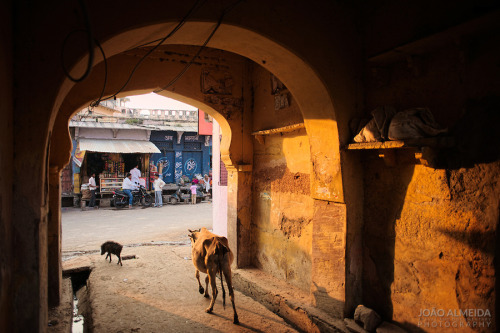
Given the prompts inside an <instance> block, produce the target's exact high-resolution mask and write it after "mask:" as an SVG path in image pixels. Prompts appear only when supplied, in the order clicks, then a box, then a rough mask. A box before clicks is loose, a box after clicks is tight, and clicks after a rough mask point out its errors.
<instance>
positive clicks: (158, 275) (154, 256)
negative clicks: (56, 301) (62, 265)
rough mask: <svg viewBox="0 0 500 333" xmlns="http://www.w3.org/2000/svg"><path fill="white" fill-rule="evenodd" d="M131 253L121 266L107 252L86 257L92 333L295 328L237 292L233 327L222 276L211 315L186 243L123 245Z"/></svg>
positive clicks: (229, 304) (291, 330) (254, 330)
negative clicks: (108, 258) (89, 268)
mask: <svg viewBox="0 0 500 333" xmlns="http://www.w3.org/2000/svg"><path fill="white" fill-rule="evenodd" d="M131 254H135V255H136V256H137V259H131V260H126V261H123V266H118V265H117V264H116V263H117V258H116V257H115V256H113V259H112V260H113V261H112V262H111V263H109V262H107V261H106V260H105V259H104V257H105V256H100V255H97V254H95V255H90V256H88V258H89V259H90V261H91V262H92V264H93V269H92V273H91V274H90V277H89V279H88V281H87V287H83V292H85V291H87V296H88V300H89V305H90V309H91V318H88V315H87V318H85V320H86V322H87V324H91V325H90V326H91V327H90V331H91V332H116V333H125V332H296V330H294V329H293V328H292V327H290V326H289V325H288V324H286V323H285V322H284V320H283V319H282V318H280V317H278V316H277V315H275V314H274V313H272V312H271V311H269V310H268V309H266V308H265V307H264V306H263V305H261V304H259V303H258V302H256V301H254V300H252V299H251V298H249V297H247V296H244V295H243V294H241V293H240V292H238V291H236V292H235V303H236V309H237V312H238V316H239V320H240V325H234V324H233V310H232V306H231V301H230V299H229V295H228V294H227V287H225V288H226V307H225V309H224V307H223V304H222V291H221V289H220V280H218V281H217V287H218V290H219V295H218V297H217V300H216V303H215V306H214V311H213V314H207V313H205V308H207V307H208V305H209V302H210V299H207V298H204V297H203V296H202V295H200V294H199V293H198V284H197V282H196V279H195V276H194V273H195V271H194V267H193V264H192V262H191V246H190V245H189V244H188V243H187V241H186V244H185V245H177V246H175V245H162V246H141V247H125V248H124V249H123V252H122V255H124V256H126V255H131ZM201 275H202V278H204V274H201ZM202 284H204V282H203V280H202ZM210 294H211V292H210ZM79 295H84V293H83V294H82V292H80V293H79Z"/></svg>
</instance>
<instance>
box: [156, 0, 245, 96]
mask: <svg viewBox="0 0 500 333" xmlns="http://www.w3.org/2000/svg"><path fill="white" fill-rule="evenodd" d="M240 2H243V0H238V1H236V2H234V3H233V4H232V5H230V6H228V7H226V8H225V9H224V10H223V11H222V14H221V16H220V17H219V20H218V21H217V24H216V25H215V27H214V29H213V30H212V32H211V33H210V35H209V36H208V37H207V39H206V40H205V42H204V43H203V45H202V46H201V47H200V48H199V49H198V51H197V52H196V54H195V55H194V56H193V57H192V58H191V60H190V61H189V62H188V63H187V64H186V66H185V67H184V68H183V69H182V70H181V71H180V72H179V74H177V75H176V76H175V77H174V78H173V79H172V80H171V81H170V82H169V83H168V84H166V85H165V86H163V87H162V88H160V89H156V90H153V92H154V93H155V94H157V93H159V92H161V91H164V90H166V89H168V88H170V87H171V86H173V85H174V84H175V83H176V82H177V81H178V80H179V79H180V78H181V77H182V76H183V75H184V74H185V73H186V72H187V70H188V69H189V67H191V65H192V64H193V63H194V62H195V61H196V58H198V57H199V56H200V54H201V52H202V51H203V50H204V49H205V48H206V46H207V44H208V42H210V40H211V39H212V37H213V36H214V34H215V32H216V31H217V29H219V27H220V25H221V24H222V20H223V19H224V16H225V15H226V14H227V13H229V12H230V11H231V10H233V9H234V7H236V5H238V4H239V3H240Z"/></svg>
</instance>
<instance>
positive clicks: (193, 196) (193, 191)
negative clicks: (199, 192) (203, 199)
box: [189, 183, 197, 205]
mask: <svg viewBox="0 0 500 333" xmlns="http://www.w3.org/2000/svg"><path fill="white" fill-rule="evenodd" d="M196 187H197V186H196V184H194V183H192V184H191V187H190V188H189V189H190V190H191V204H192V205H196Z"/></svg>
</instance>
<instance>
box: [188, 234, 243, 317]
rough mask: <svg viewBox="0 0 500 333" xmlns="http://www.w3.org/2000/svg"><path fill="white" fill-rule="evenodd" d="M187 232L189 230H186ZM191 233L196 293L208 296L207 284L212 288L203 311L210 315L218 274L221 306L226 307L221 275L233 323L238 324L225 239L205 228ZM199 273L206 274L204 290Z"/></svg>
mask: <svg viewBox="0 0 500 333" xmlns="http://www.w3.org/2000/svg"><path fill="white" fill-rule="evenodd" d="M188 230H189V229H188ZM189 232H190V233H191V234H190V235H189V238H190V239H191V257H192V260H193V264H194V267H195V269H196V273H195V276H196V279H197V280H198V291H199V292H200V294H203V292H205V294H204V296H205V297H207V298H208V297H209V295H208V283H209V282H210V286H211V287H212V301H211V302H210V305H209V307H208V308H207V309H206V310H205V312H207V313H212V310H213V308H214V303H215V299H216V298H217V293H218V291H217V286H216V282H217V281H216V280H215V274H216V273H217V272H218V273H219V275H220V279H221V287H222V304H223V305H224V308H225V307H226V291H225V290H224V284H223V280H224V279H223V275H224V277H225V278H226V284H227V289H228V291H229V297H230V298H231V303H232V304H233V313H234V318H233V323H234V324H239V320H238V314H237V313H236V307H235V305H234V291H233V284H232V280H231V263H232V262H233V259H234V257H233V253H232V252H231V250H230V249H229V245H228V242H227V238H226V237H219V236H217V235H215V234H213V233H211V232H210V231H208V230H207V229H206V228H201V229H199V230H194V231H193V230H189ZM200 272H202V273H205V274H207V277H206V278H205V284H206V288H205V290H204V289H203V287H202V285H201V283H200Z"/></svg>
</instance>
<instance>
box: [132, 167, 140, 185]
mask: <svg viewBox="0 0 500 333" xmlns="http://www.w3.org/2000/svg"><path fill="white" fill-rule="evenodd" d="M130 174H131V175H132V182H133V183H139V184H140V181H139V178H140V177H141V170H139V169H137V168H133V169H132V170H130Z"/></svg>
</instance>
